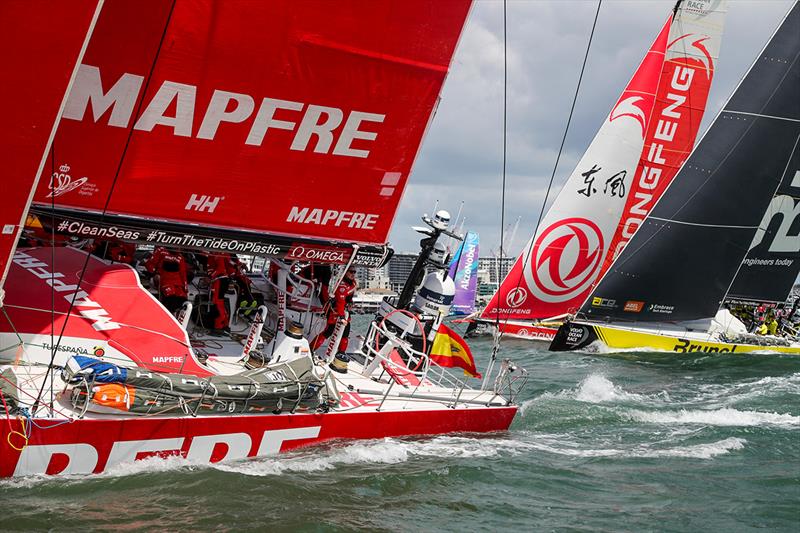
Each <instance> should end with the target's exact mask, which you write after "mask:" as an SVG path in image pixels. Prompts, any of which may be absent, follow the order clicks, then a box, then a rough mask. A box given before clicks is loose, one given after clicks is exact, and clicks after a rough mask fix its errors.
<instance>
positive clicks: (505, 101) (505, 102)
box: [492, 0, 508, 361]
mask: <svg viewBox="0 0 800 533" xmlns="http://www.w3.org/2000/svg"><path fill="white" fill-rule="evenodd" d="M507 5H508V2H507V1H506V0H503V171H502V172H503V173H502V183H503V185H502V189H501V193H500V264H501V265H502V261H503V256H504V250H503V244H504V242H503V241H504V240H505V224H506V152H507V150H506V148H507V143H506V139H507V135H508V131H507V130H508V128H507V127H506V125H507V123H508V22H507V15H506V12H507V9H506V8H507ZM497 284H498V285H497V287H498V289H499V288H500V271H499V269H498V272H497ZM495 331H500V314H499V313H497V314H496V315H495ZM499 345H500V337H499V336H498V337H497V342H495V346H494V348H493V350H492V361H494V359H495V357H496V356H497V349H498V348H499Z"/></svg>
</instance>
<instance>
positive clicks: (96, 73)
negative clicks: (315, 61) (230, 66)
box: [63, 65, 386, 158]
mask: <svg viewBox="0 0 800 533" xmlns="http://www.w3.org/2000/svg"><path fill="white" fill-rule="evenodd" d="M143 82H144V77H143V76H139V75H136V74H129V73H125V74H123V75H122V76H121V77H120V78H119V79H118V80H116V81H115V82H114V83H113V85H111V86H110V88H109V89H108V90H103V87H104V86H106V87H108V86H109V85H110V83H109V80H105V83H103V81H102V79H101V76H100V69H99V68H98V67H95V66H91V65H81V66H80V68H79V69H78V73H77V75H76V78H75V83H74V84H73V87H72V90H71V91H70V94H69V98H68V99H67V103H66V106H65V108H64V115H63V116H64V118H67V119H71V120H78V121H82V120H84V116H85V115H86V108H87V107H89V104H90V103H91V109H92V118H93V119H94V121H95V122H98V121H99V120H100V119H101V117H103V116H104V115H106V114H107V113H108V111H109V110H111V112H110V113H108V115H107V117H108V125H109V126H116V127H119V128H126V127H128V126H129V123H130V120H131V116H132V115H133V111H134V108H135V106H136V102H137V100H138V98H139V93H140V91H141V88H142V86H143ZM196 95H197V87H196V86H194V85H188V84H184V83H177V82H173V81H169V80H165V81H164V82H163V83H162V84H161V87H159V89H158V90H157V91H156V93H155V95H154V96H153V98H152V99H151V100H150V101H149V102H146V103H145V106H144V109H143V111H142V113H141V115H140V116H139V118H138V119H137V120H136V123H135V124H134V126H133V128H134V129H135V130H140V131H152V130H153V128H154V127H156V126H166V127H169V128H172V131H173V133H174V134H175V135H177V136H180V137H195V138H197V139H207V140H213V139H214V137H215V136H216V134H217V130H218V129H219V127H220V125H221V124H223V123H228V124H241V123H245V122H248V123H249V131H248V133H247V137H246V138H245V140H244V143H245V144H248V145H253V146H261V145H262V143H263V142H264V138H265V137H266V136H267V134H268V130H271V129H272V130H286V131H293V132H295V134H294V138H293V140H292V142H291V144H290V145H289V146H288V148H289V149H290V150H297V151H305V150H307V149H309V148H311V149H312V150H313V151H314V152H315V153H320V154H332V155H338V156H345V157H361V158H365V157H367V156H369V150H367V149H364V148H366V146H365V145H364V144H365V142H369V141H374V140H375V138H376V137H377V136H378V134H377V133H376V132H374V131H368V130H367V129H366V128H368V127H369V124H370V123H373V127H374V123H382V122H383V120H384V118H385V116H386V115H382V114H376V113H367V112H364V111H356V110H349V111H348V110H342V109H339V108H337V107H328V106H322V105H315V104H305V103H302V102H293V101H290V100H280V99H277V98H262V99H261V102H260V103H259V104H258V106H256V101H255V99H254V98H253V96H251V95H248V94H242V93H235V92H229V91H223V90H219V89H217V90H215V91H214V93H213V95H212V96H211V100H210V101H209V102H208V106H207V107H206V109H205V113H204V114H203V119H202V121H201V122H200V127H199V128H198V129H196V130H195V127H194V126H195V125H194V118H195V104H196V99H197V98H196ZM168 110H170V111H169V112H168ZM168 113H169V114H174V116H169V114H168ZM342 124H344V126H343V127H342V128H339V127H340V126H341V125H342ZM337 129H339V130H340V131H338V132H337V131H335V130H337ZM354 141H359V143H358V146H359V148H354V147H353V142H354Z"/></svg>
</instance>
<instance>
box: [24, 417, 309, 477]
mask: <svg viewBox="0 0 800 533" xmlns="http://www.w3.org/2000/svg"><path fill="white" fill-rule="evenodd" d="M320 429H322V427H321V426H311V427H301V428H291V429H275V430H268V431H265V432H264V433H263V436H262V438H261V443H260V444H259V447H258V452H257V453H256V455H259V456H260V455H274V454H276V453H279V452H280V451H281V447H282V446H283V443H284V442H286V441H290V440H300V439H315V438H317V437H318V436H319V432H320ZM185 441H186V439H185V438H184V437H174V438H166V439H144V440H125V441H116V442H114V444H113V446H112V447H111V451H110V452H109V454H108V458H107V460H106V461H105V469H108V468H111V467H114V466H116V465H119V464H122V463H130V462H133V461H136V460H138V459H142V458H143V457H142V455H143V454H147V455H148V456H152V455H154V454H158V455H164V454H166V455H176V456H177V455H183V454H182V452H181V449H182V448H183V446H184V443H185ZM219 444H222V445H224V446H226V447H227V451H226V452H225V455H224V456H222V457H221V458H219V459H218V460H219V461H230V460H233V459H243V458H245V457H248V456H250V455H252V454H251V450H252V449H253V442H252V439H251V437H250V435H248V434H247V433H222V434H219V435H198V436H196V437H192V438H191V440H190V442H189V449H188V451H187V452H186V453H185V457H186V458H187V459H188V460H190V461H193V462H198V463H208V462H210V461H211V458H212V457H213V454H214V449H215V448H216V447H217V445H219ZM57 455H64V456H66V458H67V464H66V466H65V467H64V468H63V469H62V470H61V471H60V472H51V473H52V474H91V473H92V472H94V470H95V469H96V468H97V466H98V465H99V464H100V463H101V460H100V455H99V453H98V450H97V448H95V447H94V446H92V445H91V444H87V443H75V444H41V445H39V444H31V445H28V446H26V447H25V448H24V449H23V450H22V451H21V452H20V455H19V459H18V460H17V465H16V467H15V469H14V476H30V475H37V474H45V473H47V468H48V466H50V463H51V462H52V460H53V457H54V456H57Z"/></svg>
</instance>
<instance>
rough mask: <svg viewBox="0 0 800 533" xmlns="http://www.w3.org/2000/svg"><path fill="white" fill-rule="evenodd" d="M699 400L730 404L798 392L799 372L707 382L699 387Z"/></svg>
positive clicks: (799, 385) (799, 387) (799, 383)
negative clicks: (722, 381)
mask: <svg viewBox="0 0 800 533" xmlns="http://www.w3.org/2000/svg"><path fill="white" fill-rule="evenodd" d="M699 390H700V394H699V398H698V400H699V401H705V402H717V403H723V404H730V403H736V402H743V401H747V400H751V399H754V398H759V397H764V396H767V397H769V396H776V395H781V394H800V373H795V374H791V375H789V376H767V377H764V378H760V379H757V380H755V381H751V380H748V381H742V382H739V383H733V384H725V385H719V384H709V385H703V386H701V387H700V389H699Z"/></svg>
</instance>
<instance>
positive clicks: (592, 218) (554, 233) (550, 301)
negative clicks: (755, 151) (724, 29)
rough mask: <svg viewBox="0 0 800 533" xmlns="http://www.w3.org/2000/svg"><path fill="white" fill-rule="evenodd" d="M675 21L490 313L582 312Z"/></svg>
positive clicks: (621, 202) (640, 141)
mask: <svg viewBox="0 0 800 533" xmlns="http://www.w3.org/2000/svg"><path fill="white" fill-rule="evenodd" d="M671 18H672V17H670V20H668V21H667V22H666V24H664V26H663V27H662V29H661V31H660V33H659V34H658V37H657V38H656V40H655V42H654V43H653V45H652V46H651V47H650V49H649V51H648V52H647V54H646V55H645V57H644V60H643V61H642V63H641V65H639V68H638V69H637V70H636V73H635V74H634V76H633V78H632V79H631V81H630V82H629V83H628V85H627V86H626V87H625V90H624V91H623V92H622V95H621V96H620V97H619V99H618V100H617V102H616V104H615V105H614V107H613V108H612V110H611V113H609V115H608V117H607V118H606V120H605V121H604V122H603V125H602V126H601V127H600V130H599V131H598V132H597V135H596V136H595V138H594V140H593V141H592V143H591V144H590V145H589V147H588V148H587V150H586V153H584V155H583V157H582V158H581V160H580V162H579V163H578V166H577V167H576V168H575V170H574V171H573V172H572V174H571V175H570V177H569V178H568V179H567V182H566V184H565V185H564V188H563V189H562V190H561V192H560V193H559V195H558V197H556V199H555V202H554V203H553V205H552V207H551V208H550V210H549V211H548V212H547V214H546V215H545V216H544V218H543V219H542V222H541V224H540V225H539V229H538V231H537V232H536V234H535V235H534V236H533V238H532V239H531V240H530V241H529V242H528V244H527V246H526V247H525V249H524V250H523V252H522V254H521V255H520V257H519V258H518V259H517V261H516V263H514V266H513V267H512V268H511V270H510V272H509V273H508V275H507V276H506V278H505V279H504V280H503V283H502V284H501V286H500V288H499V289H498V291H497V293H496V294H495V295H494V297H493V298H492V300H491V301H490V302H489V305H487V306H486V308H485V309H484V312H483V314H482V317H483V318H488V319H494V318H499V319H500V320H518V319H533V318H545V317H552V316H557V315H561V314H564V313H567V312H569V311H570V310H574V309H575V308H577V307H578V306H579V305H580V304H581V302H583V300H584V299H585V297H586V294H587V293H588V291H589V290H590V289H591V286H592V283H594V281H595V280H596V278H597V275H598V273H599V272H600V268H601V267H602V264H603V258H604V257H605V253H606V251H607V250H608V244H609V242H610V241H611V239H612V237H613V235H614V232H615V231H616V229H617V224H618V222H619V219H620V215H621V213H622V209H623V207H624V206H625V198H626V192H627V190H628V189H629V188H630V184H631V180H632V179H633V175H634V172H635V171H636V166H637V164H638V162H639V157H640V155H641V153H642V149H643V147H644V138H645V133H646V132H647V130H648V124H649V118H650V115H651V110H652V108H653V105H654V101H655V95H656V91H657V90H658V83H659V78H660V75H661V69H662V66H663V64H664V53H665V50H666V48H667V44H668V37H669V30H670V22H671Z"/></svg>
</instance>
